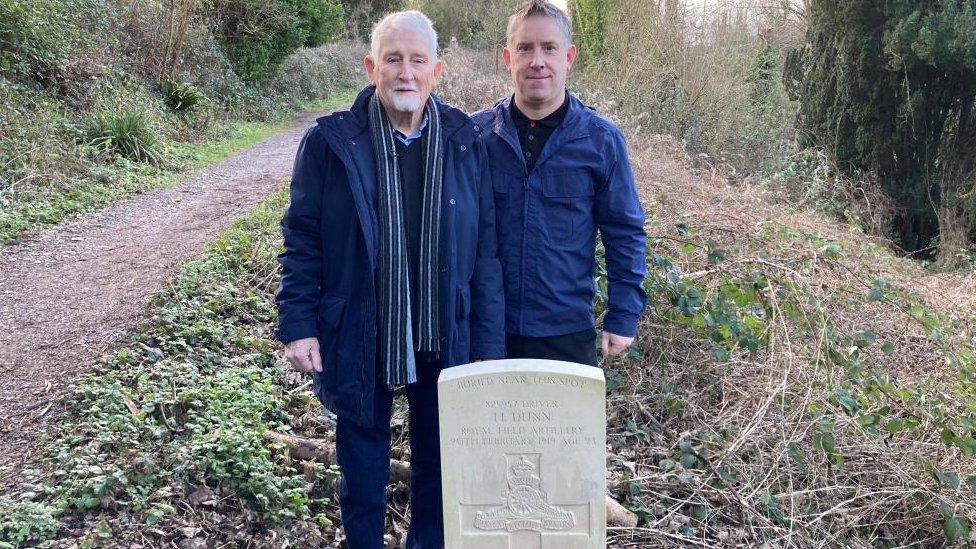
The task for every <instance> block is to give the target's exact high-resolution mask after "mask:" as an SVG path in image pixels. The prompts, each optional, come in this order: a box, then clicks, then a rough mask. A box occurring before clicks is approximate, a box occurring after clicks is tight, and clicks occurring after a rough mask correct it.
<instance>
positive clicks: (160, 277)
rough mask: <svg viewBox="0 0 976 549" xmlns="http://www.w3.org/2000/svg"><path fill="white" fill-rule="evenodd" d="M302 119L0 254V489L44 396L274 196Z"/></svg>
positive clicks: (32, 446) (32, 437)
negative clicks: (173, 183) (176, 181)
mask: <svg viewBox="0 0 976 549" xmlns="http://www.w3.org/2000/svg"><path fill="white" fill-rule="evenodd" d="M313 121H314V115H311V114H308V115H305V116H303V117H301V118H300V120H299V121H297V122H296V124H295V126H293V127H292V128H291V129H289V130H287V131H285V132H282V133H279V134H276V135H274V136H273V137H271V138H269V139H267V140H266V141H264V142H262V143H259V144H257V145H255V146H253V147H251V148H249V149H247V150H244V151H242V152H240V153H238V154H236V155H234V156H232V157H230V158H228V159H227V160H225V161H223V162H221V163H220V164H218V165H216V166H214V167H212V168H209V169H205V170H203V171H200V172H197V173H195V174H193V175H192V176H190V178H188V179H187V180H186V181H185V182H184V183H183V184H182V185H180V186H179V187H175V188H171V189H164V190H160V191H156V192H151V193H148V194H144V195H140V196H137V197H134V198H131V199H129V200H126V201H124V202H122V203H120V204H117V205H115V206H113V207H111V208H109V209H107V210H104V211H102V212H99V213H95V214H92V215H89V216H86V217H84V218H82V219H79V220H77V221H74V222H70V223H67V224H64V225H62V226H59V227H57V228H55V229H53V230H51V231H49V232H47V233H46V234H43V235H41V236H40V237H37V238H34V239H32V240H30V241H27V242H25V243H23V244H19V245H16V246H11V247H7V248H5V249H0V280H2V281H3V283H2V286H0V486H9V482H10V481H11V480H13V478H14V476H15V475H16V470H17V469H18V468H19V467H18V465H20V464H22V463H23V462H25V461H26V460H27V459H29V458H30V457H31V456H33V455H34V454H35V453H36V452H37V451H38V450H39V444H38V441H37V435H38V434H39V433H41V432H42V431H43V430H44V429H45V427H46V426H47V425H48V424H49V423H51V422H56V421H57V419H58V417H59V416H60V410H58V409H57V408H58V405H57V402H56V397H57V396H58V395H60V394H62V393H63V392H64V390H65V389H66V388H67V387H68V385H69V384H70V383H71V382H72V381H73V380H75V379H77V378H78V377H79V376H80V375H81V374H83V373H84V372H86V371H87V370H88V368H89V367H90V365H91V364H92V362H93V360H94V359H95V358H96V357H97V356H98V355H99V354H100V353H102V352H104V351H105V350H106V348H107V347H108V346H109V345H110V344H111V343H112V342H113V341H114V340H115V339H116V338H117V337H118V336H119V335H120V334H123V333H124V332H126V331H127V330H129V329H130V328H132V327H133V326H134V325H136V324H137V323H138V321H139V320H140V319H141V317H142V315H143V314H144V313H145V311H146V306H147V303H148V300H149V297H150V296H151V295H152V294H153V292H155V291H156V290H158V289H160V288H161V287H163V285H165V284H166V282H167V281H168V280H170V279H171V278H172V277H173V275H174V274H175V272H176V270H177V268H178V267H179V265H180V264H181V263H182V262H184V261H186V260H188V259H190V258H192V257H193V256H194V255H196V254H198V253H200V252H201V251H202V250H203V249H204V248H205V247H206V246H207V244H209V243H210V242H211V241H212V240H213V239H214V237H215V236H216V235H217V234H218V233H220V232H221V231H223V230H224V229H226V228H227V227H229V226H230V225H231V224H232V223H233V222H234V220H235V219H237V218H238V217H239V216H240V215H242V214H244V213H245V212H247V211H248V210H250V209H251V208H252V207H253V206H254V205H255V204H256V203H258V202H259V201H260V200H262V199H263V198H265V197H267V196H268V195H269V194H270V193H271V192H273V191H274V190H275V188H277V187H278V186H279V185H281V184H282V181H283V180H284V179H285V178H286V177H287V175H288V174H289V173H290V171H291V164H292V161H293V160H294V157H295V151H296V149H297V147H298V141H299V139H300V138H301V135H302V132H303V131H304V128H306V127H307V126H309V125H310V124H311V123H312V122H313Z"/></svg>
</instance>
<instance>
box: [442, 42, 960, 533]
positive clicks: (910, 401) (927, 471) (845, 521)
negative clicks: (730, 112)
mask: <svg viewBox="0 0 976 549" xmlns="http://www.w3.org/2000/svg"><path fill="white" fill-rule="evenodd" d="M452 56H453V57H452ZM446 58H447V59H453V60H454V61H456V62H454V63H450V62H449V64H448V67H449V68H448V78H446V79H445V86H444V88H442V89H440V90H439V91H440V92H441V93H442V94H443V95H444V96H445V97H446V98H447V99H448V100H449V101H452V102H455V103H456V104H460V105H462V106H463V107H464V108H466V109H468V110H473V109H478V108H483V107H485V106H487V105H488V104H489V102H490V101H491V100H492V99H494V98H496V97H500V96H502V95H504V94H506V93H508V87H507V85H506V78H505V75H504V73H503V72H502V73H500V72H499V71H498V70H495V69H494V68H492V65H491V64H490V63H489V61H490V60H491V59H492V56H490V55H487V54H477V53H473V52H463V51H453V52H451V53H450V54H449V55H448V56H446ZM479 59H480V60H481V61H480V62H477V61H476V60H479ZM452 68H453V70H452ZM486 68H487V69H488V70H484V69H486ZM579 84H581V85H582V89H581V92H582V95H584V96H585V97H587V98H590V100H591V102H594V103H596V104H597V106H598V110H600V111H601V114H604V115H610V116H612V117H613V118H615V119H617V120H618V121H619V122H620V123H621V124H622V126H623V127H624V129H625V133H627V134H628V136H629V140H630V145H631V154H632V157H631V160H632V163H633V164H634V168H635V173H636V175H637V179H638V186H639V191H640V194H641V197H642V201H643V203H644V206H645V209H646V211H647V214H648V216H647V217H648V225H647V226H648V233H649V235H650V236H651V239H650V243H649V253H650V256H651V257H650V259H651V263H650V265H649V267H650V269H649V270H650V272H651V275H650V277H649V284H650V285H651V286H652V290H653V291H652V292H651V299H652V301H653V303H652V306H651V307H650V308H649V310H648V312H647V314H646V315H645V317H644V318H643V320H642V324H641V329H640V336H639V338H638V341H637V343H636V347H637V350H638V351H639V352H638V353H636V354H635V356H631V357H629V358H624V359H619V360H613V361H608V362H607V363H605V364H604V367H605V369H606V370H607V371H608V379H610V380H612V385H615V387H614V388H613V389H612V390H611V391H610V393H609V394H608V405H609V410H608V412H609V416H608V435H609V438H608V440H609V442H610V452H609V457H608V467H609V475H610V477H609V486H610V487H611V490H612V491H613V493H614V494H615V495H616V497H618V498H619V499H620V500H621V501H623V502H624V503H625V504H626V505H627V506H629V507H630V508H631V509H633V510H635V511H636V512H638V513H639V514H640V516H641V519H642V520H641V523H640V525H639V526H638V527H637V528H633V529H611V531H610V538H611V539H610V544H611V546H614V547H649V546H673V545H675V544H679V543H680V544H686V545H700V546H716V545H719V546H756V545H762V544H768V545H770V546H784V547H815V546H839V545H849V546H855V547H862V546H864V547H866V546H876V545H884V546H906V545H913V544H914V545H942V544H944V543H946V541H947V539H949V538H948V537H947V536H950V535H951V536H953V537H958V538H960V540H961V539H966V538H968V536H969V534H968V527H969V525H970V524H972V523H973V522H974V521H976V504H974V499H973V487H972V485H970V484H969V482H976V476H974V475H976V464H974V463H973V461H972V458H971V457H969V456H967V455H966V454H965V453H964V452H963V451H962V449H961V447H962V446H966V444H968V442H964V443H959V444H957V443H954V442H952V441H953V440H954V439H952V436H955V437H958V438H959V439H965V438H967V437H971V436H972V435H973V427H974V423H973V421H974V417H973V412H972V410H974V409H976V408H974V403H976V378H974V376H973V372H972V370H973V368H972V356H973V349H972V341H973V339H972V338H973V325H974V318H976V311H974V306H973V300H972V298H971V297H969V296H970V295H972V293H971V292H970V291H969V290H970V289H971V288H972V287H973V286H974V285H976V283H974V282H973V278H972V276H968V277H965V278H962V277H958V276H956V275H954V274H952V273H943V274H938V273H932V272H930V271H927V270H926V269H924V268H923V267H922V266H921V265H920V264H919V263H916V262H913V261H910V260H907V259H901V258H898V257H896V256H895V255H894V254H893V253H891V251H890V246H889V244H890V243H888V242H887V241H885V240H884V239H881V238H878V237H872V236H868V235H866V234H864V232H862V230H860V229H857V228H854V227H852V226H850V225H848V224H844V223H841V222H838V221H835V220H832V219H830V218H827V217H826V216H825V215H823V214H822V213H817V212H812V211H810V210H809V207H811V206H812V204H809V203H804V202H803V201H802V200H803V199H802V197H800V201H791V200H790V196H789V195H788V194H785V193H784V192H783V191H782V187H781V184H779V183H773V182H770V181H766V180H763V179H762V178H760V177H756V176H753V177H748V178H743V177H742V176H741V175H742V174H741V173H736V172H735V169H734V166H730V165H729V163H728V162H727V161H726V162H723V161H722V159H720V158H714V157H712V156H710V155H708V156H700V155H698V154H689V153H688V152H687V150H688V147H687V141H684V142H682V141H681V140H679V139H675V138H672V137H667V136H661V135H656V134H654V132H653V130H654V129H655V128H657V126H654V125H650V124H646V123H647V122H648V120H649V118H648V116H640V113H636V114H635V111H633V110H628V108H627V107H626V97H624V98H623V99H621V97H620V96H619V95H618V93H619V89H620V88H606V87H604V88H593V87H586V86H593V85H595V84H594V81H593V80H589V79H586V78H583V79H580V81H579ZM730 93H731V94H735V93H741V90H740V91H736V90H732V91H730ZM594 99H595V101H593V100H594ZM793 183H794V184H796V185H800V186H802V185H804V183H805V182H804V181H800V180H798V181H795V182H793ZM848 183H849V182H848ZM806 184H807V185H812V184H813V182H811V181H807V182H806ZM837 184H839V185H842V186H843V185H846V183H844V182H839V183H837ZM866 188H867V189H868V190H865V191H864V193H862V196H861V197H860V200H862V201H863V203H864V211H863V212H860V211H859V212H857V216H858V217H859V218H861V219H867V220H869V221H870V220H872V219H873V220H875V221H876V222H877V223H882V221H881V219H883V217H884V216H883V215H882V214H879V213H878V211H877V208H880V207H882V206H883V205H882V206H878V205H876V204H873V202H875V201H876V199H877V196H876V195H874V194H871V193H870V192H869V190H870V188H869V187H866ZM831 192H834V191H831ZM836 192H846V191H844V190H843V189H840V190H836ZM857 198H858V197H855V199H857ZM853 202H856V200H854V201H853ZM872 216H873V217H872ZM668 273H671V274H673V275H674V276H675V277H676V278H675V279H672V280H668V278H667V276H666V275H667V274H668ZM675 280H676V281H677V282H675ZM730 287H734V288H738V289H740V290H742V291H743V292H744V293H745V294H748V295H746V296H745V297H742V296H740V297H741V303H739V304H736V303H731V304H730V303H729V302H730V300H729V299H728V298H727V295H728V294H727V293H725V292H727V291H728V289H729V288H730ZM688 288H695V289H698V290H700V292H701V294H702V298H701V300H700V301H701V304H700V306H699V307H697V308H692V310H690V311H686V310H682V308H681V302H680V301H679V299H678V298H679V297H680V296H679V295H678V294H679V293H680V291H686V290H687V289H688ZM722 303H724V305H722V307H724V308H722V307H720V306H718V305H716V304H722ZM720 313H721V314H731V315H732V316H733V317H734V318H732V320H728V319H723V318H722V317H721V316H720ZM746 317H749V318H750V319H751V320H750V321H751V322H754V324H753V326H754V327H755V329H756V331H757V334H758V335H757V337H756V339H757V341H758V342H759V344H758V345H757V346H756V347H755V349H754V350H752V351H750V350H749V349H747V348H746V346H745V344H742V341H744V340H737V338H736V337H732V338H729V339H725V340H721V341H719V340H720V338H717V336H716V334H718V333H719V328H721V327H722V326H723V323H724V324H725V325H727V327H733V328H735V329H743V327H744V326H746V324H745V323H744V322H741V321H742V320H743V319H745V318H746ZM950 434H951V436H950ZM943 439H946V440H949V441H950V443H946V442H945V441H944V440H943ZM968 440H970V441H971V440H972V439H971V438H970V439H968ZM957 442H958V441H957ZM968 451H969V450H968V449H967V452H968Z"/></svg>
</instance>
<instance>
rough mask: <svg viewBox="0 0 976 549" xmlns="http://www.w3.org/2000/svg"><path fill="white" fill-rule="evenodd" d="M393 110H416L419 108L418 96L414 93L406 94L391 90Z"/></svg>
mask: <svg viewBox="0 0 976 549" xmlns="http://www.w3.org/2000/svg"><path fill="white" fill-rule="evenodd" d="M392 95H393V98H392V99H393V105H391V106H392V107H393V110H396V111H400V112H417V111H419V110H420V108H421V104H420V97H419V96H418V95H417V94H416V93H411V94H406V93H397V92H393V94H392Z"/></svg>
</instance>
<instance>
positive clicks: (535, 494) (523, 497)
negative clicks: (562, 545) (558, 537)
mask: <svg viewBox="0 0 976 549" xmlns="http://www.w3.org/2000/svg"><path fill="white" fill-rule="evenodd" d="M505 460H506V461H507V463H508V469H507V472H506V474H507V477H508V486H507V488H506V489H505V491H504V492H503V493H502V501H503V502H504V503H503V504H502V505H501V506H499V507H495V508H494V509H489V510H487V511H478V513H477V514H476V515H475V519H474V526H475V528H478V529H480V530H505V531H507V532H515V531H516V530H532V531H535V532H542V531H543V530H546V531H563V530H569V529H571V528H573V526H575V525H576V517H575V515H574V514H573V512H572V511H569V510H567V509H564V508H561V507H558V506H555V505H552V504H550V503H549V501H548V500H549V497H548V496H547V495H546V492H545V491H544V490H543V489H542V478H541V477H540V474H539V454H505Z"/></svg>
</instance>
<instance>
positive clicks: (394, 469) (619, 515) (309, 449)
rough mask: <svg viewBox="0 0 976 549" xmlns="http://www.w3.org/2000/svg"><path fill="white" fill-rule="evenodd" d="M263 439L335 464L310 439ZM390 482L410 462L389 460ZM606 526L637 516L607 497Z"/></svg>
mask: <svg viewBox="0 0 976 549" xmlns="http://www.w3.org/2000/svg"><path fill="white" fill-rule="evenodd" d="M264 438H265V439H266V440H268V441H269V442H274V443H276V444H281V445H282V446H284V447H285V448H287V449H288V455H290V456H291V457H292V458H294V459H298V460H304V461H317V462H319V463H324V464H325V465H334V464H335V462H336V461H335V450H333V449H332V447H331V446H330V445H329V444H327V443H325V442H323V441H321V440H315V439H311V438H303V437H296V436H292V435H286V434H284V433H277V432H275V431H267V432H265V433H264ZM390 480H391V481H393V482H402V483H404V484H409V483H410V462H408V461H400V460H398V459H391V460H390ZM607 525H608V526H622V527H625V528H633V527H635V526H637V515H635V514H634V513H633V512H631V511H630V510H629V509H627V508H626V507H624V506H623V505H621V504H620V503H619V502H618V501H617V500H615V499H613V498H612V497H610V496H607Z"/></svg>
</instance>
